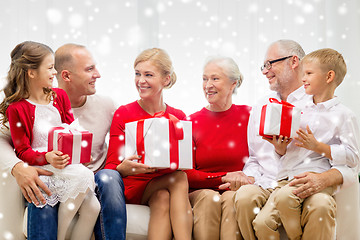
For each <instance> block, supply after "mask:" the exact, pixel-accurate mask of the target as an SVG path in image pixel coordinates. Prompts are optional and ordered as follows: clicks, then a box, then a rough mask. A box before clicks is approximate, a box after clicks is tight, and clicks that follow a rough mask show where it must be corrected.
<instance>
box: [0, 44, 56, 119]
mask: <svg viewBox="0 0 360 240" xmlns="http://www.w3.org/2000/svg"><path fill="white" fill-rule="evenodd" d="M49 54H54V52H53V50H52V49H51V48H50V47H48V46H47V45H45V44H42V43H38V42H32V41H25V42H22V43H19V44H18V45H16V46H15V48H14V49H13V50H12V51H11V53H10V57H11V63H10V68H9V72H8V75H7V78H6V79H7V84H6V86H5V88H4V89H3V91H4V93H5V98H4V100H3V101H2V103H1V104H0V114H1V115H2V117H1V121H2V124H3V125H5V123H7V122H8V118H7V116H6V110H7V108H8V106H9V105H10V104H11V103H13V102H17V101H20V100H21V99H24V98H28V97H29V96H30V92H29V91H30V90H29V77H28V70H29V69H35V70H36V69H38V68H39V67H40V65H41V63H42V62H43V60H44V58H45V57H46V56H47V55H49ZM43 91H44V93H45V94H46V95H47V96H48V98H51V97H54V96H55V92H54V91H53V90H52V89H51V88H43Z"/></svg>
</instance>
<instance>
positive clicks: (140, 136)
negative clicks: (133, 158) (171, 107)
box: [136, 112, 184, 168]
mask: <svg viewBox="0 0 360 240" xmlns="http://www.w3.org/2000/svg"><path fill="white" fill-rule="evenodd" d="M162 117H164V118H166V119H169V141H170V166H171V164H176V168H178V166H179V145H178V141H179V140H182V139H184V130H183V128H182V127H181V125H180V120H179V119H178V118H177V117H175V116H174V115H172V114H169V113H165V112H158V113H155V114H154V115H153V116H149V117H147V118H144V119H141V120H139V121H138V122H137V127H136V149H137V154H138V155H141V156H142V158H141V159H140V160H139V162H140V163H145V144H144V122H145V120H146V119H149V118H162Z"/></svg>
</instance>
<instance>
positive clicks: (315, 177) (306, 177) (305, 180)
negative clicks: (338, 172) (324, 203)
mask: <svg viewBox="0 0 360 240" xmlns="http://www.w3.org/2000/svg"><path fill="white" fill-rule="evenodd" d="M294 178H295V179H294V180H292V181H291V182H290V184H289V185H290V186H296V185H301V186H300V187H298V188H296V189H295V190H294V191H293V193H294V194H295V195H296V196H298V197H300V198H307V197H309V196H311V195H313V194H315V193H318V192H321V191H322V190H324V189H325V188H327V187H328V186H329V185H328V182H329V181H328V179H327V178H324V177H323V175H321V174H319V173H312V172H305V173H302V174H299V175H297V176H294Z"/></svg>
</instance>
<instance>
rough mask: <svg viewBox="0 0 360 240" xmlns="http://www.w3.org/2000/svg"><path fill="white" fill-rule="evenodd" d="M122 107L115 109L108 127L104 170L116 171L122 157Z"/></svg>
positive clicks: (123, 144)
mask: <svg viewBox="0 0 360 240" xmlns="http://www.w3.org/2000/svg"><path fill="white" fill-rule="evenodd" d="M123 110H124V108H123V107H120V108H119V109H117V110H116V111H115V113H114V117H113V120H112V123H111V127H110V139H109V149H108V153H107V158H106V164H105V169H116V167H117V166H118V165H119V164H120V163H121V161H120V159H119V158H120V157H121V156H123V153H124V151H123V150H124V149H123V148H124V146H125V123H124V121H123V119H122V116H123V114H124V113H123Z"/></svg>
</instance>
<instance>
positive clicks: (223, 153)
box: [186, 57, 252, 240]
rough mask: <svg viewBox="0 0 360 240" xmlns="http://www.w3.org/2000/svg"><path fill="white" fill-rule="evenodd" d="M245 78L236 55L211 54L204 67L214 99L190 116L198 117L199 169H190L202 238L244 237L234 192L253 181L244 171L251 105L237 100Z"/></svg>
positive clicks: (195, 124) (198, 234) (195, 129)
mask: <svg viewBox="0 0 360 240" xmlns="http://www.w3.org/2000/svg"><path fill="white" fill-rule="evenodd" d="M242 79H243V77H242V75H241V73H240V71H239V68H238V66H237V64H236V63H235V61H234V60H233V59H231V58H227V57H214V58H211V59H209V60H208V61H207V62H206V64H205V67H204V73H203V90H204V94H205V97H206V99H207V101H208V102H209V105H208V106H206V107H205V108H203V109H202V110H200V111H198V112H196V113H194V114H192V115H190V116H189V117H188V120H191V121H192V123H193V143H194V154H193V156H194V169H192V170H188V171H186V173H187V175H188V181H189V187H190V194H189V198H190V203H191V205H192V207H193V214H194V229H193V237H194V238H195V239H196V240H201V239H207V240H209V239H241V238H242V237H241V234H240V231H239V229H238V226H237V223H236V219H235V211H234V207H233V206H234V203H233V195H234V193H235V192H234V191H235V190H236V189H238V188H239V187H240V186H241V185H244V184H249V183H252V180H251V179H250V178H248V177H247V176H246V175H245V174H243V173H242V171H241V170H242V168H243V166H244V163H245V161H246V160H247V158H248V147H247V124H248V119H249V113H250V107H249V106H246V105H235V104H233V103H232V95H233V93H234V92H235V90H236V88H238V87H239V86H240V85H241V82H242Z"/></svg>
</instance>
